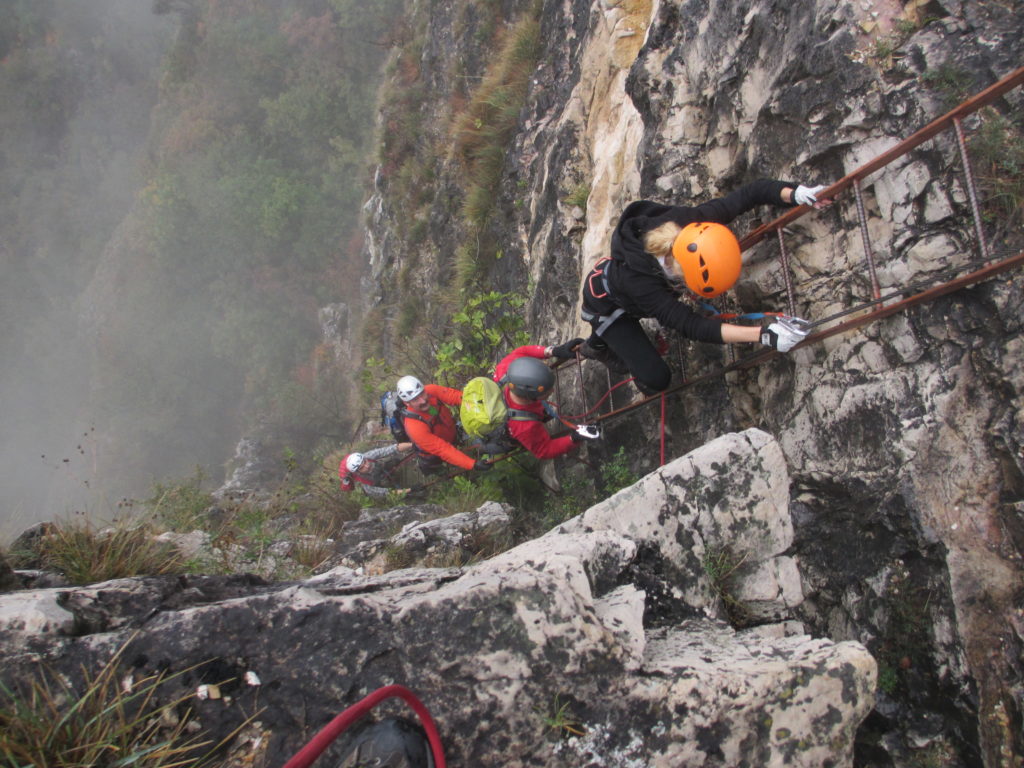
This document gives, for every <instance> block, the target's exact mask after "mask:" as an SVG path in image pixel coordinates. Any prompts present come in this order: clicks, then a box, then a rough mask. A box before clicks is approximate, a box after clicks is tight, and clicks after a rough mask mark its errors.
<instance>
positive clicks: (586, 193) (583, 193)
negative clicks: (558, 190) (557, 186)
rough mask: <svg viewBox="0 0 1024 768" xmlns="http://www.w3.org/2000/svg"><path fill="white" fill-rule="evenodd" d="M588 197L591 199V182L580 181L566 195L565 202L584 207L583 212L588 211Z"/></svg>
mask: <svg viewBox="0 0 1024 768" xmlns="http://www.w3.org/2000/svg"><path fill="white" fill-rule="evenodd" d="M588 199H590V184H589V183H587V182H585V181H584V182H580V183H579V184H577V185H576V186H575V187H573V188H572V189H571V190H570V191H569V193H568V194H567V195H566V196H565V204H566V205H569V206H575V207H577V208H582V209H583V212H584V213H586V212H587V200H588Z"/></svg>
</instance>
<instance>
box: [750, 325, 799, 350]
mask: <svg viewBox="0 0 1024 768" xmlns="http://www.w3.org/2000/svg"><path fill="white" fill-rule="evenodd" d="M795 320H797V318H792V320H791V319H790V318H779V319H778V320H777V321H775V322H774V323H772V324H771V325H769V326H768V327H767V328H764V329H763V330H762V331H761V343H762V344H764V345H765V346H767V347H771V348H772V349H777V350H779V352H789V350H791V349H792V348H793V347H795V346H796V345H797V344H799V343H800V342H801V341H803V340H804V339H805V338H807V329H806V327H805V326H806V322H804V321H800V322H794V321H795Z"/></svg>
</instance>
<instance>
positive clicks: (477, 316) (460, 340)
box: [434, 291, 529, 387]
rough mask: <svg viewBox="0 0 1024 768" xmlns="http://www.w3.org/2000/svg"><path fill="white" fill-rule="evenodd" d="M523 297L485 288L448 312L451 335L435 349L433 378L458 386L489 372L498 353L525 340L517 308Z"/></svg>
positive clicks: (520, 304)
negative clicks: (453, 310) (483, 291)
mask: <svg viewBox="0 0 1024 768" xmlns="http://www.w3.org/2000/svg"><path fill="white" fill-rule="evenodd" d="M525 304H526V299H525V297H523V296H517V295H515V294H511V293H501V292H499V291H489V292H487V293H483V294H478V295H476V296H472V297H469V298H468V299H466V301H465V302H464V304H463V306H462V308H461V309H460V310H458V311H457V312H455V313H454V314H453V315H452V318H451V322H452V325H453V334H452V335H453V336H454V338H451V339H450V340H448V341H444V342H442V343H441V344H440V345H439V347H438V349H437V352H436V358H437V368H436V369H435V373H434V376H435V379H436V380H437V381H440V382H445V383H448V384H449V385H450V386H455V387H462V385H463V384H465V383H466V382H467V381H469V379H471V378H473V377H474V376H482V375H488V374H490V373H491V372H492V371H493V369H494V366H495V364H497V362H498V359H497V356H498V355H504V354H507V351H509V350H512V349H514V348H515V347H519V346H522V345H523V344H526V343H527V342H528V341H529V336H528V335H527V333H526V331H525V330H524V326H525V321H524V319H523V316H522V313H521V310H522V308H523V306H525Z"/></svg>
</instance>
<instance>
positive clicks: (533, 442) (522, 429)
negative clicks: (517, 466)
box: [494, 344, 575, 459]
mask: <svg viewBox="0 0 1024 768" xmlns="http://www.w3.org/2000/svg"><path fill="white" fill-rule="evenodd" d="M520 357H536V358H538V359H540V360H543V359H544V357H545V355H544V347H540V346H537V345H535V344H533V345H527V346H525V347H517V348H516V349H513V350H512V351H511V352H510V353H509V354H508V355H506V356H505V358H504V359H503V360H502V361H501V362H500V363H498V367H497V368H495V369H494V380H495V381H497V382H498V383H499V384H500V383H501V379H502V377H503V376H504V375H505V372H506V371H507V370H508V367H509V365H510V364H511V363H512V361H513V360H515V359H517V358H520ZM504 395H505V405H507V406H508V407H509V408H518V409H519V410H521V411H529V412H530V413H536V414H538V415H539V416H541V417H544V415H545V413H544V401H543V400H537V401H535V402H532V403H516V402H513V400H512V394H511V393H510V392H509V387H505V388H504ZM508 431H509V434H510V435H512V437H514V438H515V439H516V440H518V441H519V443H520V444H521V445H522V446H523V447H524V448H525V449H526V450H528V451H529V452H530V453H532V454H533V455H534V456H536V457H537V458H538V459H553V458H555V457H556V456H561V455H563V454H566V453H568V452H569V451H571V450H572V449H573V446H574V445H575V443H573V441H572V438H571V437H570V436H569V435H563V436H562V437H556V438H552V437H551V435H550V434H549V433H548V430H547V427H545V426H544V422H543V421H516V420H513V419H510V420H509V422H508Z"/></svg>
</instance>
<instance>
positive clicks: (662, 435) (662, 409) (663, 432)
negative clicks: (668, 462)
mask: <svg viewBox="0 0 1024 768" xmlns="http://www.w3.org/2000/svg"><path fill="white" fill-rule="evenodd" d="M658 466H660V467H664V466H665V393H664V392H662V393H661V464H659V465H658Z"/></svg>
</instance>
